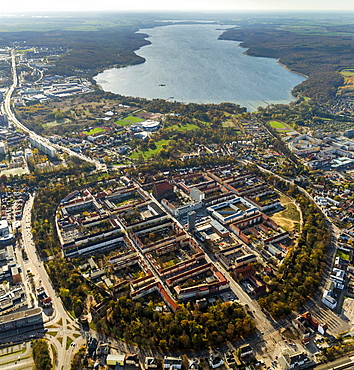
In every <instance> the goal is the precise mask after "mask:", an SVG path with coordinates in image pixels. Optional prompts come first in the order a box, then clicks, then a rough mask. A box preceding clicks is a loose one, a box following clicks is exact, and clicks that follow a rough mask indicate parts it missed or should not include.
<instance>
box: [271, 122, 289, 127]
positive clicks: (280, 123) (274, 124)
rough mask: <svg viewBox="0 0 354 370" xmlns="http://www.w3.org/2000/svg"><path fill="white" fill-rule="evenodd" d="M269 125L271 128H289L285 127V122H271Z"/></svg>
mask: <svg viewBox="0 0 354 370" xmlns="http://www.w3.org/2000/svg"><path fill="white" fill-rule="evenodd" d="M269 125H270V127H273V128H287V126H286V125H284V123H283V122H279V121H270V122H269Z"/></svg>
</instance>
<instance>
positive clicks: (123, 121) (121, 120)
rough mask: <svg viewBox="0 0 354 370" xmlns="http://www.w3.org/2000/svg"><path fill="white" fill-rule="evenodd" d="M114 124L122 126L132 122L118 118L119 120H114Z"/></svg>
mask: <svg viewBox="0 0 354 370" xmlns="http://www.w3.org/2000/svg"><path fill="white" fill-rule="evenodd" d="M114 124H116V125H119V126H123V127H124V126H129V125H131V124H132V123H131V122H128V121H125V120H124V119H120V120H119V121H115V122H114Z"/></svg>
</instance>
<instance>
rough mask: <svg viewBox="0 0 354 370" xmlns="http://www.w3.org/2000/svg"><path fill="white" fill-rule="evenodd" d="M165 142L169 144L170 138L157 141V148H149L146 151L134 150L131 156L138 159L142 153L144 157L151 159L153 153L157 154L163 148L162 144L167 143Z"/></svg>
mask: <svg viewBox="0 0 354 370" xmlns="http://www.w3.org/2000/svg"><path fill="white" fill-rule="evenodd" d="M165 144H168V140H160V141H156V142H155V145H156V149H149V150H147V151H146V152H143V151H141V150H139V151H138V152H134V153H133V154H132V155H131V156H130V158H132V159H138V158H139V155H140V154H141V155H142V156H143V157H144V158H146V159H149V158H151V157H152V156H153V155H155V154H157V153H158V152H159V151H160V150H161V149H162V146H163V145H165Z"/></svg>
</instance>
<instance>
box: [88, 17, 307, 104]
mask: <svg viewBox="0 0 354 370" xmlns="http://www.w3.org/2000/svg"><path fill="white" fill-rule="evenodd" d="M229 27H231V26H229ZM226 28H228V26H220V25H216V24H193V25H181V24H178V25H171V26H164V27H155V28H152V29H143V30H140V31H139V32H142V33H146V34H148V35H149V37H148V40H149V41H150V42H151V44H150V45H146V46H143V47H142V48H140V49H139V50H137V51H136V53H137V54H138V55H140V56H142V57H144V58H145V59H146V61H145V63H142V64H139V65H134V66H129V67H124V68H112V69H108V70H105V71H104V72H102V73H100V74H98V75H97V76H96V77H95V80H96V82H97V83H98V84H99V85H100V86H101V87H102V88H103V90H104V91H110V92H113V93H116V94H121V95H127V96H137V97H142V98H147V99H154V98H162V99H170V100H177V101H182V102H186V103H188V102H195V103H221V102H232V103H236V104H240V105H241V106H244V107H247V109H248V110H249V111H254V110H256V108H257V107H259V106H266V105H268V104H270V103H288V102H290V101H292V100H294V97H293V96H292V94H291V90H292V89H293V88H294V87H295V86H296V85H298V84H300V83H301V82H302V81H304V79H305V78H304V77H303V76H301V75H298V74H296V73H292V72H289V71H288V70H286V69H285V68H284V67H283V66H282V65H280V64H279V63H277V61H276V59H271V58H260V57H252V56H248V55H245V54H244V52H245V49H244V48H241V47H238V44H239V42H235V41H226V40H218V36H219V35H220V34H221V33H222V32H223V29H226Z"/></svg>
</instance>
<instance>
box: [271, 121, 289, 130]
mask: <svg viewBox="0 0 354 370" xmlns="http://www.w3.org/2000/svg"><path fill="white" fill-rule="evenodd" d="M269 125H270V127H273V128H275V129H276V130H279V131H281V132H286V131H292V128H290V127H289V126H288V125H287V124H285V123H283V122H280V121H270V122H269Z"/></svg>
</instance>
